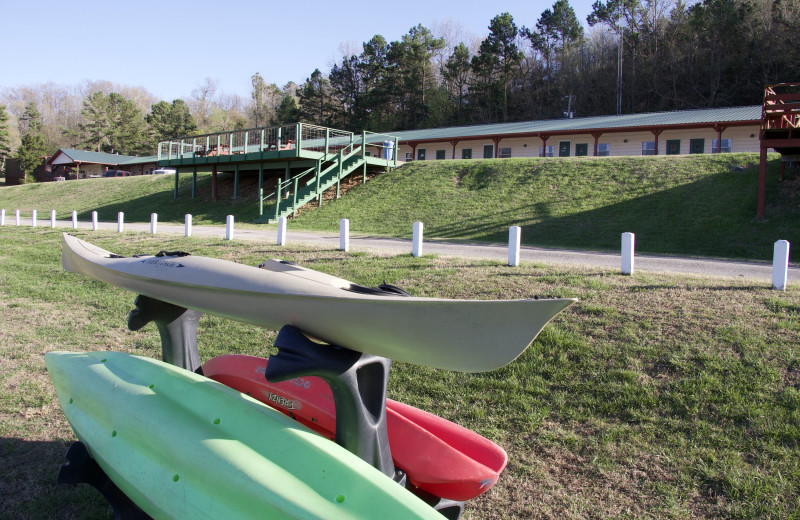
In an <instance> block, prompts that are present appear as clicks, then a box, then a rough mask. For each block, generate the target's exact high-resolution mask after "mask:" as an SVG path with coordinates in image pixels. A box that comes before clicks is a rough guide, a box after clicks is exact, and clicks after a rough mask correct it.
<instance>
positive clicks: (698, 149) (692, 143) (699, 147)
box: [689, 139, 706, 153]
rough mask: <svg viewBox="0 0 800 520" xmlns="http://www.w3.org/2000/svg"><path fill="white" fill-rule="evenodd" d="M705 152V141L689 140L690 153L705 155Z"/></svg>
mask: <svg viewBox="0 0 800 520" xmlns="http://www.w3.org/2000/svg"><path fill="white" fill-rule="evenodd" d="M705 151H706V140H705V139H689V153H704V152H705Z"/></svg>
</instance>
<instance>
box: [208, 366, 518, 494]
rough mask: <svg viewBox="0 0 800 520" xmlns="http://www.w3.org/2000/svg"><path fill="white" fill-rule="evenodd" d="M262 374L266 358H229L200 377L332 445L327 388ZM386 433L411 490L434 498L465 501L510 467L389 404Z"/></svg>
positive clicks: (493, 450)
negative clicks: (271, 410) (276, 412)
mask: <svg viewBox="0 0 800 520" xmlns="http://www.w3.org/2000/svg"><path fill="white" fill-rule="evenodd" d="M266 368H267V360H266V359H264V358H259V357H253V356H239V355H227V356H219V357H216V358H213V359H211V360H209V361H208V362H206V363H205V364H204V365H203V375H205V376H206V377H209V378H211V379H214V380H215V381H219V382H220V383H223V384H224V385H226V386H229V387H231V388H234V389H236V390H238V391H240V392H242V393H244V394H247V395H249V396H251V397H253V398H255V399H258V400H259V401H261V402H264V403H266V404H268V405H270V406H272V407H273V408H275V409H276V410H279V411H281V412H283V413H285V414H286V415H288V416H290V417H292V418H293V419H295V420H297V421H298V422H300V423H302V424H304V425H306V426H308V427H309V428H311V429H312V430H314V431H315V432H317V433H319V434H320V435H323V436H325V437H327V438H329V439H333V438H334V437H335V433H336V408H335V405H334V402H333V393H332V392H331V389H330V387H329V386H328V385H327V383H325V382H324V381H323V380H322V379H320V378H318V377H314V376H308V377H301V378H295V379H290V380H288V381H283V382H280V383H269V382H267V380H266V377H265V376H264V373H265V371H266ZM386 429H387V433H388V436H389V445H390V447H391V450H392V458H393V459H394V464H395V466H397V467H398V468H400V469H402V470H403V471H405V472H406V475H407V476H408V479H409V481H410V482H411V483H412V484H413V485H415V486H417V487H419V488H421V489H423V490H425V491H427V492H428V493H431V494H433V495H436V496H438V497H442V498H448V499H451V500H459V501H463V500H469V499H471V498H475V497H476V496H478V495H480V494H482V493H485V492H486V491H487V490H488V489H489V488H490V487H492V486H493V485H494V484H495V483H496V482H497V479H498V477H499V476H500V473H501V472H502V471H503V469H504V468H505V467H506V462H507V461H508V457H507V455H506V452H505V451H504V450H503V448H501V447H500V446H498V445H497V444H495V443H493V442H492V441H490V440H488V439H486V438H484V437H482V436H480V435H478V434H477V433H475V432H473V431H471V430H468V429H466V428H464V427H462V426H459V425H457V424H455V423H452V422H450V421H448V420H446V419H442V418H441V417H439V416H436V415H433V414H431V413H428V412H424V411H422V410H420V409H418V408H414V407H413V406H409V405H406V404H403V403H400V402H397V401H393V400H391V399H387V400H386Z"/></svg>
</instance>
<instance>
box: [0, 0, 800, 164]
mask: <svg viewBox="0 0 800 520" xmlns="http://www.w3.org/2000/svg"><path fill="white" fill-rule="evenodd" d="M586 22H587V25H588V26H589V30H588V31H586V30H584V28H583V25H582V23H581V21H580V20H578V18H577V16H576V14H575V11H574V10H573V8H572V7H571V6H570V4H569V0H556V1H555V2H554V3H553V4H552V6H551V7H550V8H548V9H545V10H544V11H543V12H542V13H541V15H540V16H539V18H538V19H537V20H535V23H533V24H531V25H530V26H527V25H520V24H518V23H517V21H516V20H514V18H513V16H512V15H511V14H510V13H501V14H499V15H497V16H495V17H494V18H493V19H492V20H491V21H490V23H489V25H488V31H489V32H488V35H487V36H486V37H485V38H483V39H475V38H463V37H461V35H459V34H458V32H457V31H454V30H451V29H452V27H448V26H447V25H445V26H442V27H439V28H438V29H437V30H435V31H433V30H430V29H428V28H427V27H424V26H423V25H416V26H414V27H412V28H411V29H410V30H409V31H408V33H406V34H404V35H403V36H402V37H401V38H400V39H399V40H396V41H391V42H390V41H387V40H386V39H385V38H384V37H383V36H381V35H375V36H374V37H372V38H371V39H370V40H369V41H367V42H364V43H363V44H362V45H361V48H360V49H358V50H357V51H353V52H346V53H344V55H343V56H342V57H341V59H340V60H338V61H337V62H336V63H335V64H334V65H333V66H332V67H331V68H330V69H329V70H327V71H322V70H320V69H319V68H317V69H315V70H314V71H313V72H311V74H310V75H309V76H308V77H307V78H306V79H305V81H303V82H302V83H300V84H297V83H295V82H290V83H288V84H286V85H284V86H282V87H279V86H278V85H276V84H274V83H269V82H268V81H267V80H266V79H265V78H264V77H263V76H262V75H261V74H260V73H255V74H253V76H252V77H251V86H252V90H251V94H250V97H249V98H243V97H241V96H237V95H226V94H225V93H223V92H220V90H219V86H218V84H217V83H216V82H215V81H213V80H211V79H210V78H206V79H205V80H204V82H203V83H202V84H200V85H198V87H197V88H196V89H195V90H193V91H192V93H191V96H190V97H189V99H186V100H183V99H177V100H173V101H172V102H167V101H158V100H157V99H156V98H155V97H154V96H152V95H151V94H149V93H147V92H146V91H144V90H142V89H136V88H130V87H124V86H122V87H121V86H118V85H113V84H111V83H108V82H99V83H87V84H86V85H83V86H81V87H64V86H59V85H54V84H46V85H40V86H37V87H18V88H13V89H7V91H5V92H4V93H3V94H2V96H0V103H4V105H0V165H1V164H2V161H3V159H4V158H5V157H7V156H9V155H10V154H12V153H14V150H16V154H17V155H18V156H20V158H21V159H24V158H25V157H26V154H27V156H31V157H36V156H38V157H41V156H42V155H45V154H47V153H51V152H52V150H53V149H54V148H57V147H62V146H69V147H78V148H83V149H87V150H96V151H104V152H112V153H121V154H126V155H148V154H152V153H154V152H153V150H154V149H155V144H156V143H157V142H158V141H159V140H162V139H169V138H172V137H178V136H185V135H195V134H202V133H212V132H219V131H223V130H232V129H241V128H248V127H258V126H267V125H274V124H284V123H292V122H296V121H304V122H309V123H315V124H319V125H322V126H330V127H334V128H341V129H346V130H353V131H360V130H371V131H381V132H390V131H393V130H406V129H416V128H432V127H441V126H453V125H465V124H483V123H496V122H508V121H520V120H535V119H549V118H557V117H564V116H567V117H570V116H575V117H582V116H593V115H606V114H614V113H640V112H650V111H664V110H679V109H691V108H701V107H723V106H738V105H752V104H758V103H760V101H761V97H762V92H763V87H764V86H765V85H767V84H773V83H779V82H788V81H797V80H800V44H798V39H797V38H798V36H797V35H798V34H800V2H797V0H700V1H687V0H598V1H596V2H595V3H594V4H593V8H592V12H591V13H590V14H589V16H588V17H587V19H586ZM9 115H10V116H11V119H12V120H13V122H15V123H16V125H14V124H12V122H11V121H10V120H9Z"/></svg>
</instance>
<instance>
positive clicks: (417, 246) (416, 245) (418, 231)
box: [411, 222, 423, 258]
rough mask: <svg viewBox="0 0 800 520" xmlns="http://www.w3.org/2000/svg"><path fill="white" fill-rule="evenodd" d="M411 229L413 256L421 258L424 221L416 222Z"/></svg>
mask: <svg viewBox="0 0 800 520" xmlns="http://www.w3.org/2000/svg"><path fill="white" fill-rule="evenodd" d="M411 229H412V231H411V256H413V257H414V258H419V257H420V256H422V229H423V225H422V222H414V226H413V227H412V228H411Z"/></svg>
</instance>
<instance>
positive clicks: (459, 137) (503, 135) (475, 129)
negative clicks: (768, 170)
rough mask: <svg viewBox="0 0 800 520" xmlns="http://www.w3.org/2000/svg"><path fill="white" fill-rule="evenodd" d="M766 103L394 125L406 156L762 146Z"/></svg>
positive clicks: (547, 154) (559, 154)
mask: <svg viewBox="0 0 800 520" xmlns="http://www.w3.org/2000/svg"><path fill="white" fill-rule="evenodd" d="M760 123H761V107H760V106H758V105H756V106H747V107H733V108H713V109H702V110H682V111H676V112H658V113H647V114H629V115H621V116H597V117H582V118H565V119H551V120H543V121H525V122H517V123H501V124H490V125H472V126H461V127H449V128H431V129H424V130H408V131H400V132H392V135H394V136H397V137H398V139H399V156H398V159H400V160H401V161H411V160H424V161H430V160H441V159H483V158H508V157H571V156H619V155H673V154H675V155H678V154H690V153H725V152H758V151H759V128H760Z"/></svg>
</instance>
